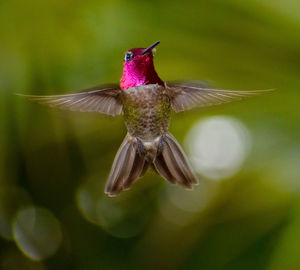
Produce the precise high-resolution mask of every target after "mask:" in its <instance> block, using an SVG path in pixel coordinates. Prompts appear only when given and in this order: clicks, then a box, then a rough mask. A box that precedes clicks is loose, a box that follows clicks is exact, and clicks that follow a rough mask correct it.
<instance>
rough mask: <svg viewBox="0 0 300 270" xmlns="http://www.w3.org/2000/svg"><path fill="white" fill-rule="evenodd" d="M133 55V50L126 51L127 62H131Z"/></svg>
mask: <svg viewBox="0 0 300 270" xmlns="http://www.w3.org/2000/svg"><path fill="white" fill-rule="evenodd" d="M133 56H134V55H133V53H132V52H128V53H126V54H125V61H126V62H129V61H130V60H132V58H133Z"/></svg>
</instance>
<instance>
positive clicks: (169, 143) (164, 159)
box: [153, 133, 198, 189]
mask: <svg viewBox="0 0 300 270" xmlns="http://www.w3.org/2000/svg"><path fill="white" fill-rule="evenodd" d="M153 164H154V168H155V169H156V171H157V172H158V173H159V174H160V175H161V176H162V177H163V178H165V179H166V180H168V181H169V182H171V183H173V184H175V183H178V184H179V185H181V186H183V187H185V188H188V189H190V188H192V186H193V185H197V184H198V178H197V176H196V175H195V173H194V172H193V170H192V169H191V166H190V164H189V161H188V159H187V157H186V155H185V153H184V151H183V149H182V148H181V146H180V145H179V143H178V142H177V141H176V139H175V138H174V137H173V136H172V135H171V134H170V133H167V134H166V135H164V136H163V137H161V140H160V144H159V147H158V152H157V156H156V158H155V160H154V162H153Z"/></svg>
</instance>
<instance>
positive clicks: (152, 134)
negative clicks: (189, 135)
mask: <svg viewBox="0 0 300 270" xmlns="http://www.w3.org/2000/svg"><path fill="white" fill-rule="evenodd" d="M159 43H160V42H159V41H157V42H155V43H154V44H153V45H151V46H150V47H148V48H133V49H130V50H128V51H127V52H126V53H125V57H124V67H123V74H122V77H121V80H120V84H118V85H114V86H110V87H98V88H96V89H95V90H92V91H86V92H79V93H74V94H66V95H52V96H36V95H22V96H25V97H27V98H28V99H30V100H33V101H36V102H39V103H43V104H48V105H50V106H56V107H58V108H61V109H68V110H76V111H81V112H98V113H102V114H107V115H111V116H118V115H120V114H123V117H124V121H125V124H126V127H127V130H128V132H127V135H126V137H125V139H124V141H123V143H122V144H121V146H120V148H119V150H118V152H117V154H116V157H115V159H114V162H113V165H112V168H111V171H110V174H109V177H108V180H107V183H106V186H105V193H106V194H108V195H109V196H116V195H117V194H118V193H119V192H120V191H122V190H127V189H129V188H130V187H131V186H132V185H133V184H134V183H135V182H136V180H137V179H138V178H140V177H141V176H142V175H143V174H144V173H145V172H146V171H147V169H148V167H149V166H150V167H152V168H153V169H154V171H156V172H157V173H159V174H160V175H161V176H162V177H163V178H164V179H166V180H167V181H168V182H170V183H172V184H175V183H177V184H179V185H181V186H183V187H184V188H187V189H190V188H192V187H193V186H194V185H197V183H198V177H197V175H196V174H195V173H194V171H193V169H192V167H191V165H190V163H189V160H188V158H187V156H186V154H185V153H184V151H183V149H182V148H181V146H180V145H179V143H178V142H177V141H176V139H175V138H174V137H173V136H172V135H171V133H170V132H169V131H168V127H169V122H170V114H171V110H174V111H175V112H181V111H185V110H189V109H192V108H195V107H204V106H210V105H217V104H221V103H226V102H230V101H234V100H240V99H242V98H247V97H251V96H256V95H259V94H262V93H264V92H266V91H268V90H260V91H258V90H256V91H232V90H216V89H209V88H205V87H203V86H201V85H200V84H199V85H197V84H195V83H191V82H190V83H189V82H185V83H174V82H164V81H163V80H162V79H161V78H160V77H159V76H158V74H157V72H156V71H155V68H154V64H153V49H154V47H156V46H157V45H158V44H159Z"/></svg>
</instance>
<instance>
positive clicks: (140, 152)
mask: <svg viewBox="0 0 300 270" xmlns="http://www.w3.org/2000/svg"><path fill="white" fill-rule="evenodd" d="M152 150H154V152H156V155H154V156H153V151H152ZM149 165H151V166H152V168H153V169H154V170H155V171H156V172H158V173H159V174H160V175H161V176H162V177H163V178H165V179H166V180H167V181H169V182H171V183H172V184H176V183H177V184H179V185H181V186H183V187H185V188H188V189H190V188H192V187H193V185H197V184H198V179H197V176H196V175H195V174H194V172H193V171H192V169H191V166H190V164H189V162H188V159H187V157H186V155H185V153H184V151H183V149H182V148H181V146H180V145H179V143H178V142H177V141H176V139H175V138H174V137H173V136H172V135H171V134H170V133H166V134H165V135H163V136H161V137H160V138H159V141H153V144H152V145H151V146H150V148H148V147H145V145H143V142H142V141H140V140H139V139H138V138H134V137H131V136H130V135H127V136H126V137H125V139H124V141H123V143H122V144H121V146H120V149H119V151H118V153H117V155H116V157H115V160H114V162H113V165H112V168H111V171H110V175H109V177H108V180H107V184H106V187H105V193H106V194H108V195H109V196H116V195H117V194H118V193H119V192H120V191H122V190H127V189H129V188H130V187H131V186H132V185H133V184H134V183H135V181H136V180H137V179H138V178H140V177H141V176H142V175H143V174H144V173H145V172H146V170H147V168H148V166H149Z"/></svg>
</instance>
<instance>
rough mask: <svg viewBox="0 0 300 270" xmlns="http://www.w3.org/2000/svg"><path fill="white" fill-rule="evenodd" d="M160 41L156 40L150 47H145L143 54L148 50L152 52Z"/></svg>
mask: <svg viewBox="0 0 300 270" xmlns="http://www.w3.org/2000/svg"><path fill="white" fill-rule="evenodd" d="M159 43H160V41H156V42H155V43H153V44H152V45H151V46H150V47H148V48H147V49H145V50H144V51H143V52H142V53H141V55H143V54H145V53H147V52H150V51H151V50H152V49H153V48H154V47H155V46H157V45H158V44H159Z"/></svg>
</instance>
